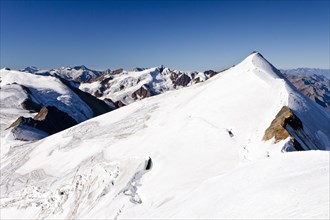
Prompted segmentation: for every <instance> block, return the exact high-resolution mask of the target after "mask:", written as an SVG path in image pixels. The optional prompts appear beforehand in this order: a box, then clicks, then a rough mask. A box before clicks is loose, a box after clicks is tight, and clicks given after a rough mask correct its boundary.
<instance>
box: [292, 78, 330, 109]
mask: <svg viewBox="0 0 330 220" xmlns="http://www.w3.org/2000/svg"><path fill="white" fill-rule="evenodd" d="M286 77H287V78H288V80H289V81H290V82H291V83H292V84H293V85H294V86H295V87H296V88H297V89H298V90H299V91H301V92H302V93H303V94H304V95H306V96H308V97H309V98H310V99H312V100H313V101H315V102H316V103H317V104H319V105H320V106H322V107H324V108H326V109H328V110H330V80H329V79H327V78H326V77H324V76H317V75H312V76H299V75H297V76H288V75H287V76H286Z"/></svg>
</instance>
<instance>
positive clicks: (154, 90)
mask: <svg viewBox="0 0 330 220" xmlns="http://www.w3.org/2000/svg"><path fill="white" fill-rule="evenodd" d="M209 78H210V76H209V75H207V74H206V73H205V72H181V71H178V70H171V69H169V68H167V67H164V66H160V67H153V68H147V69H137V70H134V71H124V70H122V71H121V72H119V73H116V74H114V73H111V74H106V75H103V77H101V78H100V79H98V78H96V79H94V80H92V81H89V82H85V83H81V84H80V86H79V88H80V89H81V90H82V91H85V92H88V93H90V94H92V95H95V96H99V97H101V98H102V99H105V98H108V99H111V100H112V101H114V102H116V101H121V102H122V103H124V104H125V105H127V104H131V103H133V102H134V101H135V99H134V98H133V97H132V94H133V93H134V92H135V91H137V90H138V89H139V88H141V87H142V86H147V87H148V89H149V91H150V93H151V94H152V95H158V94H161V93H164V92H166V91H170V90H174V89H176V88H182V87H185V86H190V85H193V84H196V83H198V82H203V81H205V80H207V79H209Z"/></svg>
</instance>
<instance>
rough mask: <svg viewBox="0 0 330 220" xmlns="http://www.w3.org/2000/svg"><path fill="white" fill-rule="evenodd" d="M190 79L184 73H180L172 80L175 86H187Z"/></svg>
mask: <svg viewBox="0 0 330 220" xmlns="http://www.w3.org/2000/svg"><path fill="white" fill-rule="evenodd" d="M190 81H191V79H190V77H189V76H187V75H186V74H182V75H180V76H179V77H178V78H177V79H176V80H175V82H174V85H175V86H187V85H188V84H189V83H190Z"/></svg>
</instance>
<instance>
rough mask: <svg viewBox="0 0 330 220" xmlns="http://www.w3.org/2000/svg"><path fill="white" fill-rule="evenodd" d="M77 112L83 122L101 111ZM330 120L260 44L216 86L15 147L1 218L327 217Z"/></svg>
mask: <svg viewBox="0 0 330 220" xmlns="http://www.w3.org/2000/svg"><path fill="white" fill-rule="evenodd" d="M77 71H80V72H79V73H81V72H83V71H90V70H86V69H82V68H79V70H77ZM143 71H145V70H143ZM88 73H90V74H92V72H88ZM95 74H96V73H95ZM88 76H89V75H88ZM7 77H8V76H7ZM74 77H76V76H74ZM164 79H165V78H164ZM164 81H166V80H164ZM56 82H57V81H56ZM31 83H32V82H31ZM55 89H56V91H58V93H61V94H63V97H73V95H72V94H71V93H70V91H68V90H66V88H59V87H56V88H54V90H55ZM77 100H78V99H77ZM54 101H55V100H54ZM79 102H81V101H80V99H79ZM76 103H78V102H76ZM76 108H77V109H78V110H79V111H76V110H74V111H75V114H74V116H75V117H76V118H77V120H78V119H80V118H82V115H88V114H92V112H91V111H88V112H87V110H88V109H89V108H88V106H86V107H84V108H81V109H79V108H78V107H76ZM84 111H86V113H85V112H84ZM69 113H70V112H69ZM329 119H330V114H329V112H328V111H327V110H326V109H324V108H322V107H321V106H319V105H317V104H316V103H315V102H313V101H311V100H310V99H308V98H307V97H306V96H304V95H303V94H301V93H300V92H299V91H298V90H297V89H295V88H294V87H293V85H292V84H291V83H290V82H289V81H288V80H287V79H286V78H284V77H283V75H282V74H281V73H280V71H279V70H277V69H276V68H275V67H274V66H273V65H272V64H270V63H269V62H268V61H267V60H266V59H265V58H264V57H263V56H262V55H261V54H259V53H257V52H254V53H252V54H251V55H249V56H248V57H247V58H245V59H244V60H243V61H242V62H241V63H239V64H238V65H236V66H234V67H232V68H229V69H228V70H226V71H224V72H221V74H217V75H215V76H214V77H212V78H210V79H208V80H207V81H205V82H202V83H198V84H194V85H191V86H190V87H188V88H183V89H180V90H173V91H168V92H166V93H163V94H160V95H158V96H153V97H149V98H146V99H143V100H139V101H136V102H134V103H132V104H130V105H127V106H125V107H123V108H120V109H117V110H115V111H112V112H109V113H106V114H103V115H100V116H98V117H95V118H92V119H89V120H86V121H84V122H82V123H80V124H78V125H76V126H74V127H71V128H69V129H66V130H64V131H62V132H59V133H56V134H54V135H51V136H48V137H46V138H44V139H42V140H40V141H36V142H31V143H26V144H25V145H22V146H17V147H12V148H9V150H8V153H7V154H5V155H4V156H3V157H2V159H1V204H0V205H1V219H136V218H139V219H158V218H159V219H181V218H182V219H187V218H188V219H195V218H201V219H211V218H217V219H224V218H230V219H247V218H248V219H266V218H271V219H290V218H294V219H328V218H329V217H330V214H329V206H330V203H329V201H330V199H329V193H330V190H329V184H330V182H329V162H330V161H329V150H330V142H329V140H330V136H329V135H330V130H329V129H330V128H329Z"/></svg>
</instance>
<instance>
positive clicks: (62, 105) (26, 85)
mask: <svg viewBox="0 0 330 220" xmlns="http://www.w3.org/2000/svg"><path fill="white" fill-rule="evenodd" d="M0 74H1V97H0V108H1V145H2V146H1V155H3V154H4V153H6V152H7V150H8V149H7V148H8V147H9V145H16V144H22V143H21V142H20V141H17V142H16V141H14V140H12V138H11V137H10V130H8V129H7V128H8V127H9V126H10V125H11V124H12V123H13V122H14V121H15V120H16V119H17V118H18V117H20V116H24V117H33V116H34V115H35V114H36V113H33V112H30V111H28V110H26V109H24V108H23V106H22V103H23V102H24V101H25V100H26V99H28V98H30V99H32V101H34V102H35V103H37V104H39V105H41V106H55V107H57V108H58V109H59V110H61V111H63V112H66V113H67V114H68V115H70V116H71V117H72V118H74V119H75V120H76V121H77V122H82V121H85V120H87V119H89V118H92V117H93V112H92V110H91V109H90V107H89V106H88V105H87V104H86V103H85V102H83V101H82V100H81V99H80V98H79V96H78V95H76V94H75V93H74V92H73V91H72V90H71V89H70V88H68V87H67V86H65V85H64V84H63V83H62V82H61V81H60V80H58V79H57V78H55V77H52V76H42V75H35V74H31V73H28V72H20V71H15V70H6V69H1V71H0ZM27 132H29V131H27ZM32 133H35V134H37V133H38V132H37V133H36V132H33V131H31V132H30V133H29V134H27V135H28V136H29V135H31V134H32ZM39 133H40V132H39ZM25 136H26V135H25ZM42 137H44V136H42ZM30 139H31V137H30ZM32 139H33V138H32ZM9 142H10V143H9Z"/></svg>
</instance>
